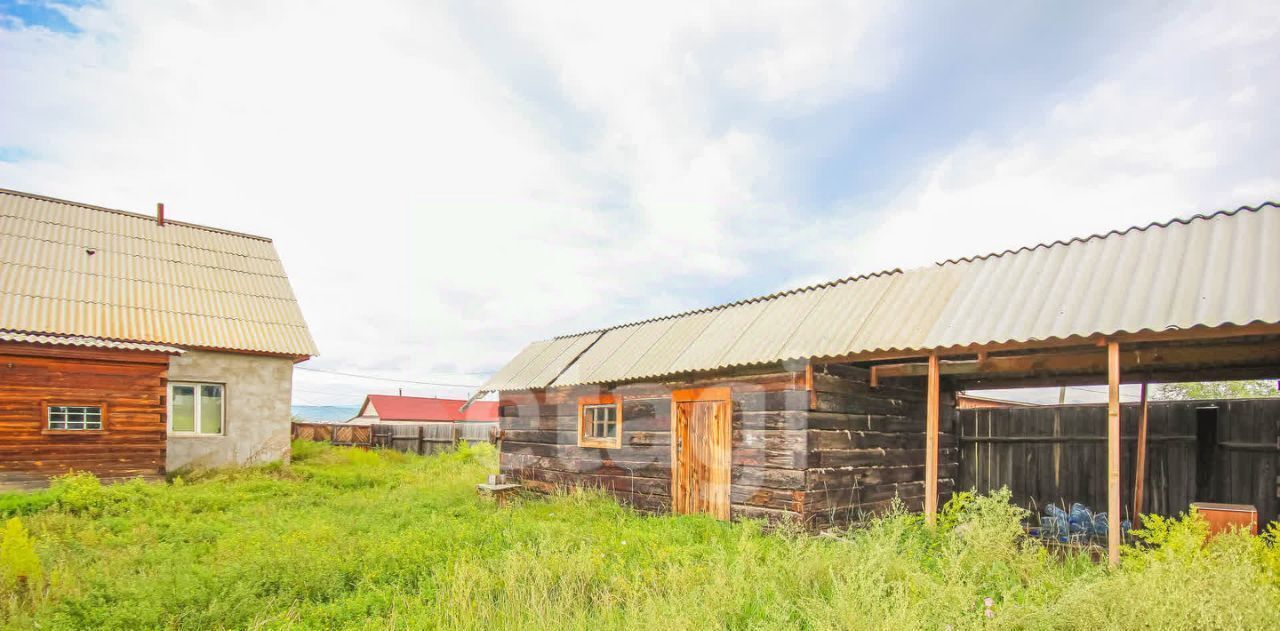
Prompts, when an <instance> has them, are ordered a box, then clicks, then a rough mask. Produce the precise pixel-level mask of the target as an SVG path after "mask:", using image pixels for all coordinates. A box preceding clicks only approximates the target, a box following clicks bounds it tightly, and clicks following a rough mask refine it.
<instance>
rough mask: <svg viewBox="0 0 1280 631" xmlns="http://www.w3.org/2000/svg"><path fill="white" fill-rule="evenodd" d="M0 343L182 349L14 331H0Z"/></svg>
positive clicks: (164, 350) (173, 352)
mask: <svg viewBox="0 0 1280 631" xmlns="http://www.w3.org/2000/svg"><path fill="white" fill-rule="evenodd" d="M0 342H22V343H25V344H48V345H51V346H82V347H85V348H111V349H119V350H127V351H150V352H154V353H168V354H171V355H180V354H182V349H180V348H177V347H174V346H165V345H163V344H142V343H139V342H118V341H116V340H104V339H100V338H96V337H84V336H81V335H67V336H59V335H33V334H31V333H18V332H16V331H0Z"/></svg>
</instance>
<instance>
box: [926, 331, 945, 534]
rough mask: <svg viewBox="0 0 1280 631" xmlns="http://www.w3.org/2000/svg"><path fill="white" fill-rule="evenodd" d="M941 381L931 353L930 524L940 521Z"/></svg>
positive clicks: (928, 420)
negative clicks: (939, 431)
mask: <svg viewBox="0 0 1280 631" xmlns="http://www.w3.org/2000/svg"><path fill="white" fill-rule="evenodd" d="M941 381H942V377H941V374H940V370H939V365H938V355H937V353H933V354H930V355H929V383H928V396H927V406H928V407H927V408H926V411H925V451H924V486H925V491H924V492H925V495H924V517H925V521H927V522H928V523H929V525H930V526H932V525H934V524H936V523H937V521H938V421H939V419H940V417H941V416H942V410H941V405H942V393H941V392H940V390H941Z"/></svg>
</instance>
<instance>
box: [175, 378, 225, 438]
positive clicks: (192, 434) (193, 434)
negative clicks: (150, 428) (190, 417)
mask: <svg viewBox="0 0 1280 631" xmlns="http://www.w3.org/2000/svg"><path fill="white" fill-rule="evenodd" d="M174 386H189V387H191V388H194V389H195V411H194V414H195V429H193V430H192V431H189V432H175V431H174V430H173V387H174ZM201 386H218V387H219V388H222V410H221V412H222V418H220V419H218V429H219V430H220V431H219V432H218V433H216V434H214V433H208V432H202V431H200V418H201V416H200V415H201V410H200V399H201V397H200V387H201ZM166 393H167V394H168V397H166V401H165V405H166V407H167V408H168V410H167V417H168V418H167V419H166V422H165V428H166V429H167V430H168V433H169V435H170V436H183V437H188V438H217V437H220V436H226V435H227V384H225V383H218V382H216V381H170V382H169V386H168V390H167V391H166Z"/></svg>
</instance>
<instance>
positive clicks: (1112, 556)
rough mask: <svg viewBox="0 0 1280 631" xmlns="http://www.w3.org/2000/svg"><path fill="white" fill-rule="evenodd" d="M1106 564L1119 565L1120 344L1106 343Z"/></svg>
mask: <svg viewBox="0 0 1280 631" xmlns="http://www.w3.org/2000/svg"><path fill="white" fill-rule="evenodd" d="M1107 562H1108V563H1109V564H1110V565H1111V567H1116V566H1117V565H1119V564H1120V343H1119V342H1115V341H1109V342H1107Z"/></svg>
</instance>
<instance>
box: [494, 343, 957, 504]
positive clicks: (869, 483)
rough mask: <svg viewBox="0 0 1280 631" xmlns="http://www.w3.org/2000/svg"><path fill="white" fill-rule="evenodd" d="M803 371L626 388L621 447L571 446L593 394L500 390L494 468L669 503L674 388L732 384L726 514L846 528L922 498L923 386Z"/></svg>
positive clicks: (838, 370) (949, 429) (850, 373)
mask: <svg viewBox="0 0 1280 631" xmlns="http://www.w3.org/2000/svg"><path fill="white" fill-rule="evenodd" d="M821 370H822V369H820V372H818V374H815V375H814V376H813V381H812V389H810V386H809V383H808V380H807V379H806V377H805V374H804V373H803V372H792V371H782V370H779V372H774V373H768V374H756V375H733V376H726V377H721V378H716V379H706V380H702V381H698V382H691V383H679V384H674V383H668V384H634V385H625V386H619V387H618V388H616V389H615V390H613V391H612V394H614V395H615V396H620V397H621V398H622V401H623V411H622V416H623V425H622V431H623V440H622V447H621V448H619V449H604V448H583V447H578V446H577V401H578V398H579V397H582V396H590V395H595V394H600V390H599V389H594V388H571V389H561V390H552V391H549V392H526V393H504V395H503V397H502V399H501V401H500V406H501V407H500V411H499V414H500V416H501V427H502V441H501V444H502V454H501V462H502V472H503V473H505V474H507V475H508V476H510V477H512V478H514V479H517V480H520V481H522V482H523V483H524V484H526V485H527V486H530V487H532V488H535V489H540V490H544V491H551V490H554V489H556V488H567V487H600V488H604V489H605V490H607V491H608V492H610V493H611V494H612V495H614V496H615V497H617V498H618V499H619V500H622V501H623V502H626V503H628V504H630V505H632V506H635V507H637V508H640V509H643V510H649V511H666V510H669V509H670V505H671V433H670V432H671V396H670V393H671V392H672V391H673V390H680V389H686V388H700V387H725V386H727V387H729V388H730V390H731V391H732V399H733V453H732V456H731V458H732V485H731V490H730V504H731V515H732V516H733V517H735V518H738V517H752V518H763V519H768V520H779V519H800V520H803V521H804V522H806V524H807V525H809V526H810V527H815V528H820V527H825V526H830V525H838V524H846V523H848V522H850V521H854V520H857V519H860V518H862V517H864V516H866V515H868V514H871V513H875V512H879V511H883V510H884V509H885V508H887V507H888V506H889V504H890V503H891V502H892V501H893V499H894V498H895V497H896V498H900V499H901V500H902V501H903V502H904V503H905V504H906V505H907V507H908V508H910V509H911V510H920V509H921V507H922V505H923V498H924V461H925V457H924V455H925V434H924V430H925V424H924V399H925V391H924V387H923V385H921V386H920V387H919V388H913V387H911V386H910V385H906V386H883V387H880V388H876V389H872V388H871V387H870V386H869V384H868V378H869V374H868V372H867V371H866V370H863V369H857V368H850V367H841V366H832V367H829V368H826V369H825V370H826V372H821ZM952 401H953V397H951V395H950V394H948V393H944V397H943V406H944V410H943V415H942V418H943V423H942V431H943V435H942V442H941V448H942V453H941V458H940V463H941V465H940V476H941V480H940V490H941V493H940V494H941V495H942V500H943V501H946V499H948V498H949V496H950V492H951V489H952V488H953V487H954V478H955V476H956V474H957V467H958V465H957V461H956V458H957V452H958V449H957V437H956V434H955V432H954V429H953V420H954V415H953V414H952V412H951V406H952Z"/></svg>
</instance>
